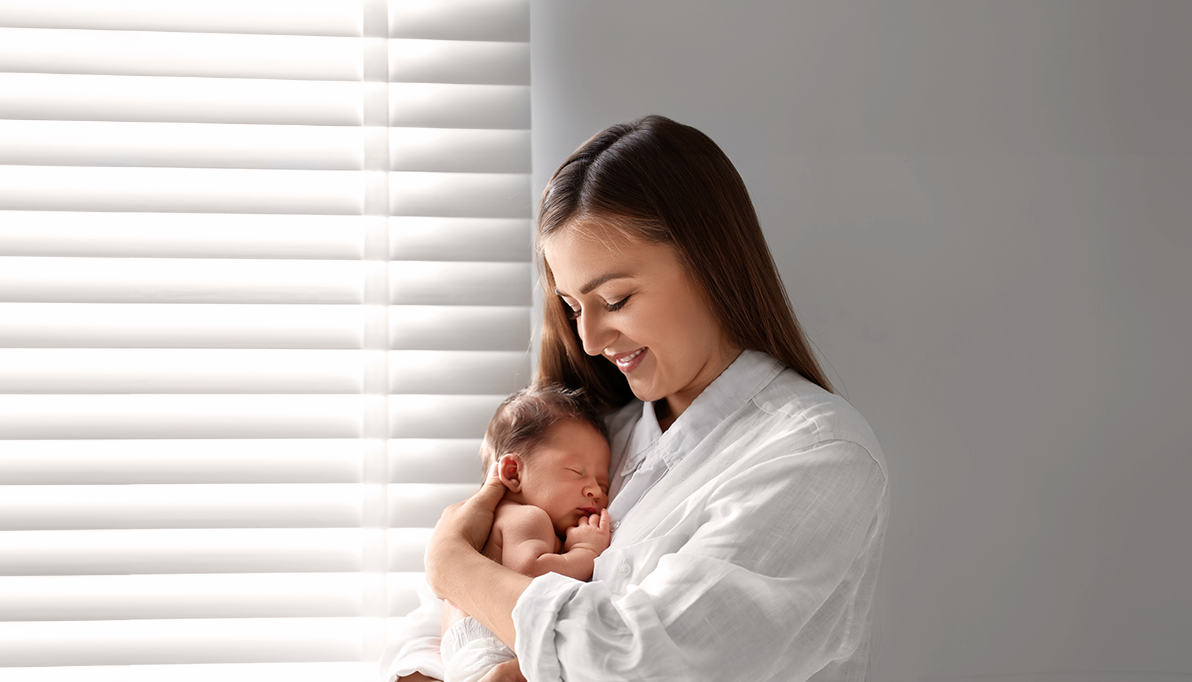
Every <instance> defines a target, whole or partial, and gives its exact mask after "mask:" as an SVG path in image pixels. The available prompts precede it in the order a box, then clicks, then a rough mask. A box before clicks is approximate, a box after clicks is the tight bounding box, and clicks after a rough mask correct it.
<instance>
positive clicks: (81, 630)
mask: <svg viewBox="0 0 1192 682" xmlns="http://www.w3.org/2000/svg"><path fill="white" fill-rule="evenodd" d="M368 620H370V619H364V618H244V619H232V618H196V619H179V620H157V619H154V620H109V621H86V620H84V621H53V622H37V621H34V622H24V623H2V622H0V666H35V665H63V664H69V665H120V664H138V663H192V662H209V663H232V662H252V661H260V662H273V661H356V660H359V659H360V654H361V642H362V641H363V639H364V634H365V632H366V628H368V627H369V626H370V623H368V622H367V621H368Z"/></svg>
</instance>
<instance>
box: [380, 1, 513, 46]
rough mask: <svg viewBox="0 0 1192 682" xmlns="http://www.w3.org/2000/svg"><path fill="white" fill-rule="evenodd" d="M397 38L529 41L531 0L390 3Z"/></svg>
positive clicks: (391, 29) (393, 33) (392, 31)
mask: <svg viewBox="0 0 1192 682" xmlns="http://www.w3.org/2000/svg"><path fill="white" fill-rule="evenodd" d="M389 35H390V36H392V37H394V38H428V39H438V40H496V41H510V42H529V40H530V3H529V0H438V2H391V3H389Z"/></svg>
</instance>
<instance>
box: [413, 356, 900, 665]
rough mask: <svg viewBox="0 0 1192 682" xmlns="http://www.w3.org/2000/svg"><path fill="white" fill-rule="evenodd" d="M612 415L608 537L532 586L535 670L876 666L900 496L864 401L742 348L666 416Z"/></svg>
mask: <svg viewBox="0 0 1192 682" xmlns="http://www.w3.org/2000/svg"><path fill="white" fill-rule="evenodd" d="M608 421H609V427H610V441H611V445H612V460H611V466H610V471H611V472H612V476H611V480H610V493H611V494H612V495H613V500H612V503H611V504H610V506H609V513H610V516H611V517H612V518H613V520H614V529H615V530H614V532H613V538H612V543H611V544H610V546H609V548H608V549H607V550H605V552H604V553H603V554H602V555H601V556H600V557H599V558H598V559H597V560H596V565H595V571H594V575H593V579H592V581H591V582H588V583H584V582H581V581H578V580H574V579H571V578H567V577H565V576H561V575H558V574H554V573H551V574H547V575H544V576H540V577H538V578H535V579H534V581H533V582H532V583H531V585H530V587H529V588H528V589H527V590H526V591H525V592H524V593H523V594H522V596H521V598H520V599H519V600H518V602H517V605H516V607H515V608H514V611H513V620H514V625H515V628H516V631H517V642H516V647H515V651H516V653H517V656H518V658H519V660H520V666H521V669H522V671H523V673H524V674H525V675H526V677H527V679H528V680H530V681H531V682H554V681H555V680H564V679H565V680H567V681H568V682H582V681H586V680H609V679H617V680H685V681H691V680H716V681H718V682H719V681H720V680H725V679H749V680H783V681H784V682H785V681H804V680H810V681H812V682H859V681H860V680H864V679H865V675H866V672H867V668H868V655H869V644H870V632H871V608H872V603H873V593H874V587H875V583H876V580H877V571H878V566H879V563H880V559H881V553H882V544H883V541H884V538H885V531H886V521H887V517H888V513H889V497H888V491H887V476H886V468H885V463H884V459H883V456H882V453H881V449H880V448H879V446H878V444H877V440H876V438H875V437H874V435H873V432H872V430H871V429H870V428H869V425H868V424H867V423H866V422H865V420H864V419H863V418H862V417H861V415H860V414H858V413H857V411H856V410H855V409H853V407H852V406H851V405H849V404H848V403H847V402H846V401H845V400H844V399H843V398H840V397H839V396H836V395H834V394H832V393H829V392H827V391H825V390H824V389H822V388H820V387H818V386H816V385H815V384H813V383H812V382H810V381H808V380H807V379H805V378H803V377H802V376H800V375H799V374H798V373H796V372H794V371H793V370H790V369H788V368H785V367H784V366H783V365H781V364H780V363H779V362H777V361H776V360H774V359H773V358H771V357H770V356H768V355H766V354H764V353H759V352H756V351H744V352H742V354H741V355H740V356H739V357H738V358H737V360H736V361H735V362H733V364H732V365H731V366H729V368H728V369H726V370H725V371H724V372H723V373H722V374H721V375H720V377H718V378H717V379H716V380H715V381H713V382H712V384H711V385H709V386H708V388H706V389H704V391H703V392H702V393H701V394H700V395H699V397H697V398H696V399H695V401H694V402H692V404H691V405H690V406H689V407H688V409H687V410H686V411H684V412H683V414H682V415H680V416H679V418H678V419H677V420H676V421H675V422H674V424H672V425H671V427H670V428H669V429H668V430H667V431H666V432H665V433H663V432H662V431H661V429H660V428H659V426H658V423H657V419H656V417H655V415H654V410H653V407H652V405H649V404H643V403H641V402H639V401H633V402H631V403H630V404H628V405H626V406H625V407H623V408H621V409H619V410H617V411H615V412H614V413H612V414H611V415H609V418H608ZM428 631H429V630H428ZM435 634H436V635H437V633H435Z"/></svg>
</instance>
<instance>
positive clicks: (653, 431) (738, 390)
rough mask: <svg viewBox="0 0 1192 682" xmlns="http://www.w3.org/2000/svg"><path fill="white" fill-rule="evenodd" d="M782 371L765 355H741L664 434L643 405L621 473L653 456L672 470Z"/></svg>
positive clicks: (648, 407) (648, 405)
mask: <svg viewBox="0 0 1192 682" xmlns="http://www.w3.org/2000/svg"><path fill="white" fill-rule="evenodd" d="M782 370H783V365H782V363H780V362H778V361H777V360H775V359H774V358H772V357H770V356H769V355H767V354H766V353H762V352H760V351H754V350H746V351H742V352H741V354H740V355H739V356H737V359H736V360H734V361H733V363H732V364H731V365H729V366H728V367H727V368H726V369H725V370H724V371H723V372H721V373H720V376H718V377H716V379H715V380H713V381H712V383H711V384H709V385H708V387H707V388H705V389H704V390H703V392H702V393H700V394H699V395H698V396H696V398H695V400H694V401H692V403H691V405H689V406H688V407H687V409H686V410H684V412H683V414H681V415H679V418H678V419H676V420H675V422H674V423H673V424H671V427H670V428H669V429H667V430H666V432H665V433H663V431H662V428H661V427H660V426H659V425H658V416H657V415H655V414H654V405H653V404H652V403H642V415H641V419H639V420H638V421H637V424H636V425H635V426H634V427H633V434H632V435H631V436H630V439H629V447H628V448H627V450H626V452H627V455H626V457H625V464H624V468H623V472H625V473H628V472H630V471H633V470H634V469H636V468H637V467H638V466H639V465H640V464H641V463H642V462H643V461H644V460H646V459H648V458H652V457H654V456H661V457H662V459H663V462H665V464H666V466H667V468H668V469H672V468H674V467H675V465H676V464H678V463H679V462H680V461H681V460H682V459H683V456H684V455H686V454H687V453H688V452H690V451H691V450H692V448H694V447H695V446H696V445H697V444H699V443H700V442H701V441H703V440H704V438H705V437H707V435H708V434H709V433H711V432H712V429H714V428H716V427H717V426H718V425H719V424H720V423H721V422H722V421H724V418H725V417H727V416H728V415H730V414H732V413H733V412H734V411H736V410H737V409H738V408H739V407H741V405H743V404H745V402H747V401H748V400H750V399H751V398H753V396H755V395H757V393H758V391H760V390H761V389H762V387H764V386H765V385H766V384H768V383H770V381H771V380H773V379H774V377H776V376H778V373H779V372H781V371H782Z"/></svg>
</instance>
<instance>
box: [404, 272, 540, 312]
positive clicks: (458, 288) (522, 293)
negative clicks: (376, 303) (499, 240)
mask: <svg viewBox="0 0 1192 682" xmlns="http://www.w3.org/2000/svg"><path fill="white" fill-rule="evenodd" d="M531 282H532V279H531V265H530V264H529V263H435V262H427V261H397V262H392V263H390V264H389V301H390V303H392V304H394V305H497V306H528V305H530V286H531Z"/></svg>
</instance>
